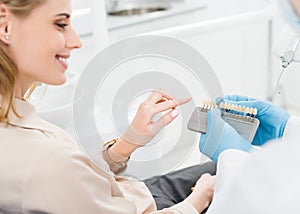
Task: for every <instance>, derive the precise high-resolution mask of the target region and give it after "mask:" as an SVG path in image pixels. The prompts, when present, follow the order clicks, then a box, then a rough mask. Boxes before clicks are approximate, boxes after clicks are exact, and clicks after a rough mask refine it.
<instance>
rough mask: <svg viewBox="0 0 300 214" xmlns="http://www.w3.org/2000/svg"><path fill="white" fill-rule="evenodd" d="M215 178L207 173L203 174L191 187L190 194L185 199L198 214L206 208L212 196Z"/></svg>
mask: <svg viewBox="0 0 300 214" xmlns="http://www.w3.org/2000/svg"><path fill="white" fill-rule="evenodd" d="M215 179H216V176H212V175H210V174H208V173H206V174H203V175H202V176H201V177H200V179H199V180H198V181H197V182H196V185H195V186H194V187H192V193H191V194H190V195H189V196H188V197H187V198H186V199H185V201H188V202H189V203H191V204H192V205H193V206H194V207H195V208H196V209H197V211H198V212H199V213H201V212H202V211H203V210H204V209H205V208H207V207H208V205H209V204H210V202H211V201H212V198H213V195H214V186H215Z"/></svg>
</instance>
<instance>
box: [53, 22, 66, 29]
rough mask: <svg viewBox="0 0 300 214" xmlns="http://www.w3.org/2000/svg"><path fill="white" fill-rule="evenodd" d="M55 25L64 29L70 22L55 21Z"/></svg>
mask: <svg viewBox="0 0 300 214" xmlns="http://www.w3.org/2000/svg"><path fill="white" fill-rule="evenodd" d="M55 25H56V26H58V27H59V28H62V29H65V28H66V27H67V26H68V24H65V23H55Z"/></svg>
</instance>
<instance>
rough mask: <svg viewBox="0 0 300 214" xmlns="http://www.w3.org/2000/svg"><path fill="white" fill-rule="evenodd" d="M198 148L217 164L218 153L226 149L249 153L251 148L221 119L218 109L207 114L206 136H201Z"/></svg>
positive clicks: (248, 143)
mask: <svg viewBox="0 0 300 214" xmlns="http://www.w3.org/2000/svg"><path fill="white" fill-rule="evenodd" d="M199 148H200V151H201V152H202V153H203V154H205V155H206V156H208V157H209V158H211V159H212V160H213V161H214V162H217V160H218V157H219V155H220V153H221V152H222V151H224V150H226V149H238V150H243V151H246V152H249V151H250V150H251V149H252V146H251V144H250V142H249V141H247V140H246V139H245V138H243V137H242V136H240V135H239V134H238V133H237V132H236V131H235V129H234V128H233V127H231V126H230V125H229V124H228V123H226V122H225V121H224V120H223V119H222V118H221V111H220V109H212V110H210V111H209V112H208V113H207V129H206V134H201V138H200V143H199Z"/></svg>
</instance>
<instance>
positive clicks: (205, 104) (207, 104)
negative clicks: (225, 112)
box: [202, 100, 217, 109]
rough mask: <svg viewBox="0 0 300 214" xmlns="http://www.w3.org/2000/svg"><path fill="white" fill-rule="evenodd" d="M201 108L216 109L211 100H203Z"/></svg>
mask: <svg viewBox="0 0 300 214" xmlns="http://www.w3.org/2000/svg"><path fill="white" fill-rule="evenodd" d="M202 103H203V106H202V107H203V108H205V109H213V108H217V104H216V102H215V101H212V100H204V101H203V102H202Z"/></svg>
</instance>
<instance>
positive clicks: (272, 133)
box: [217, 95, 290, 145]
mask: <svg viewBox="0 0 300 214" xmlns="http://www.w3.org/2000/svg"><path fill="white" fill-rule="evenodd" d="M222 101H223V102H225V103H231V104H236V105H241V106H246V107H252V108H256V109H257V115H256V117H257V119H259V121H260V124H259V127H258V129H257V132H256V134H255V136H254V139H253V142H252V144H253V145H263V144H264V143H266V142H267V141H269V140H272V139H276V138H281V137H282V135H283V132H284V129H285V126H286V124H287V121H288V119H289V118H290V114H289V113H288V112H287V111H285V110H284V109H283V108H281V107H279V106H276V105H274V104H272V103H270V102H266V101H260V100H256V99H254V98H249V97H246V96H239V95H227V96H225V97H224V98H222ZM218 102H220V99H217V103H218Z"/></svg>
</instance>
